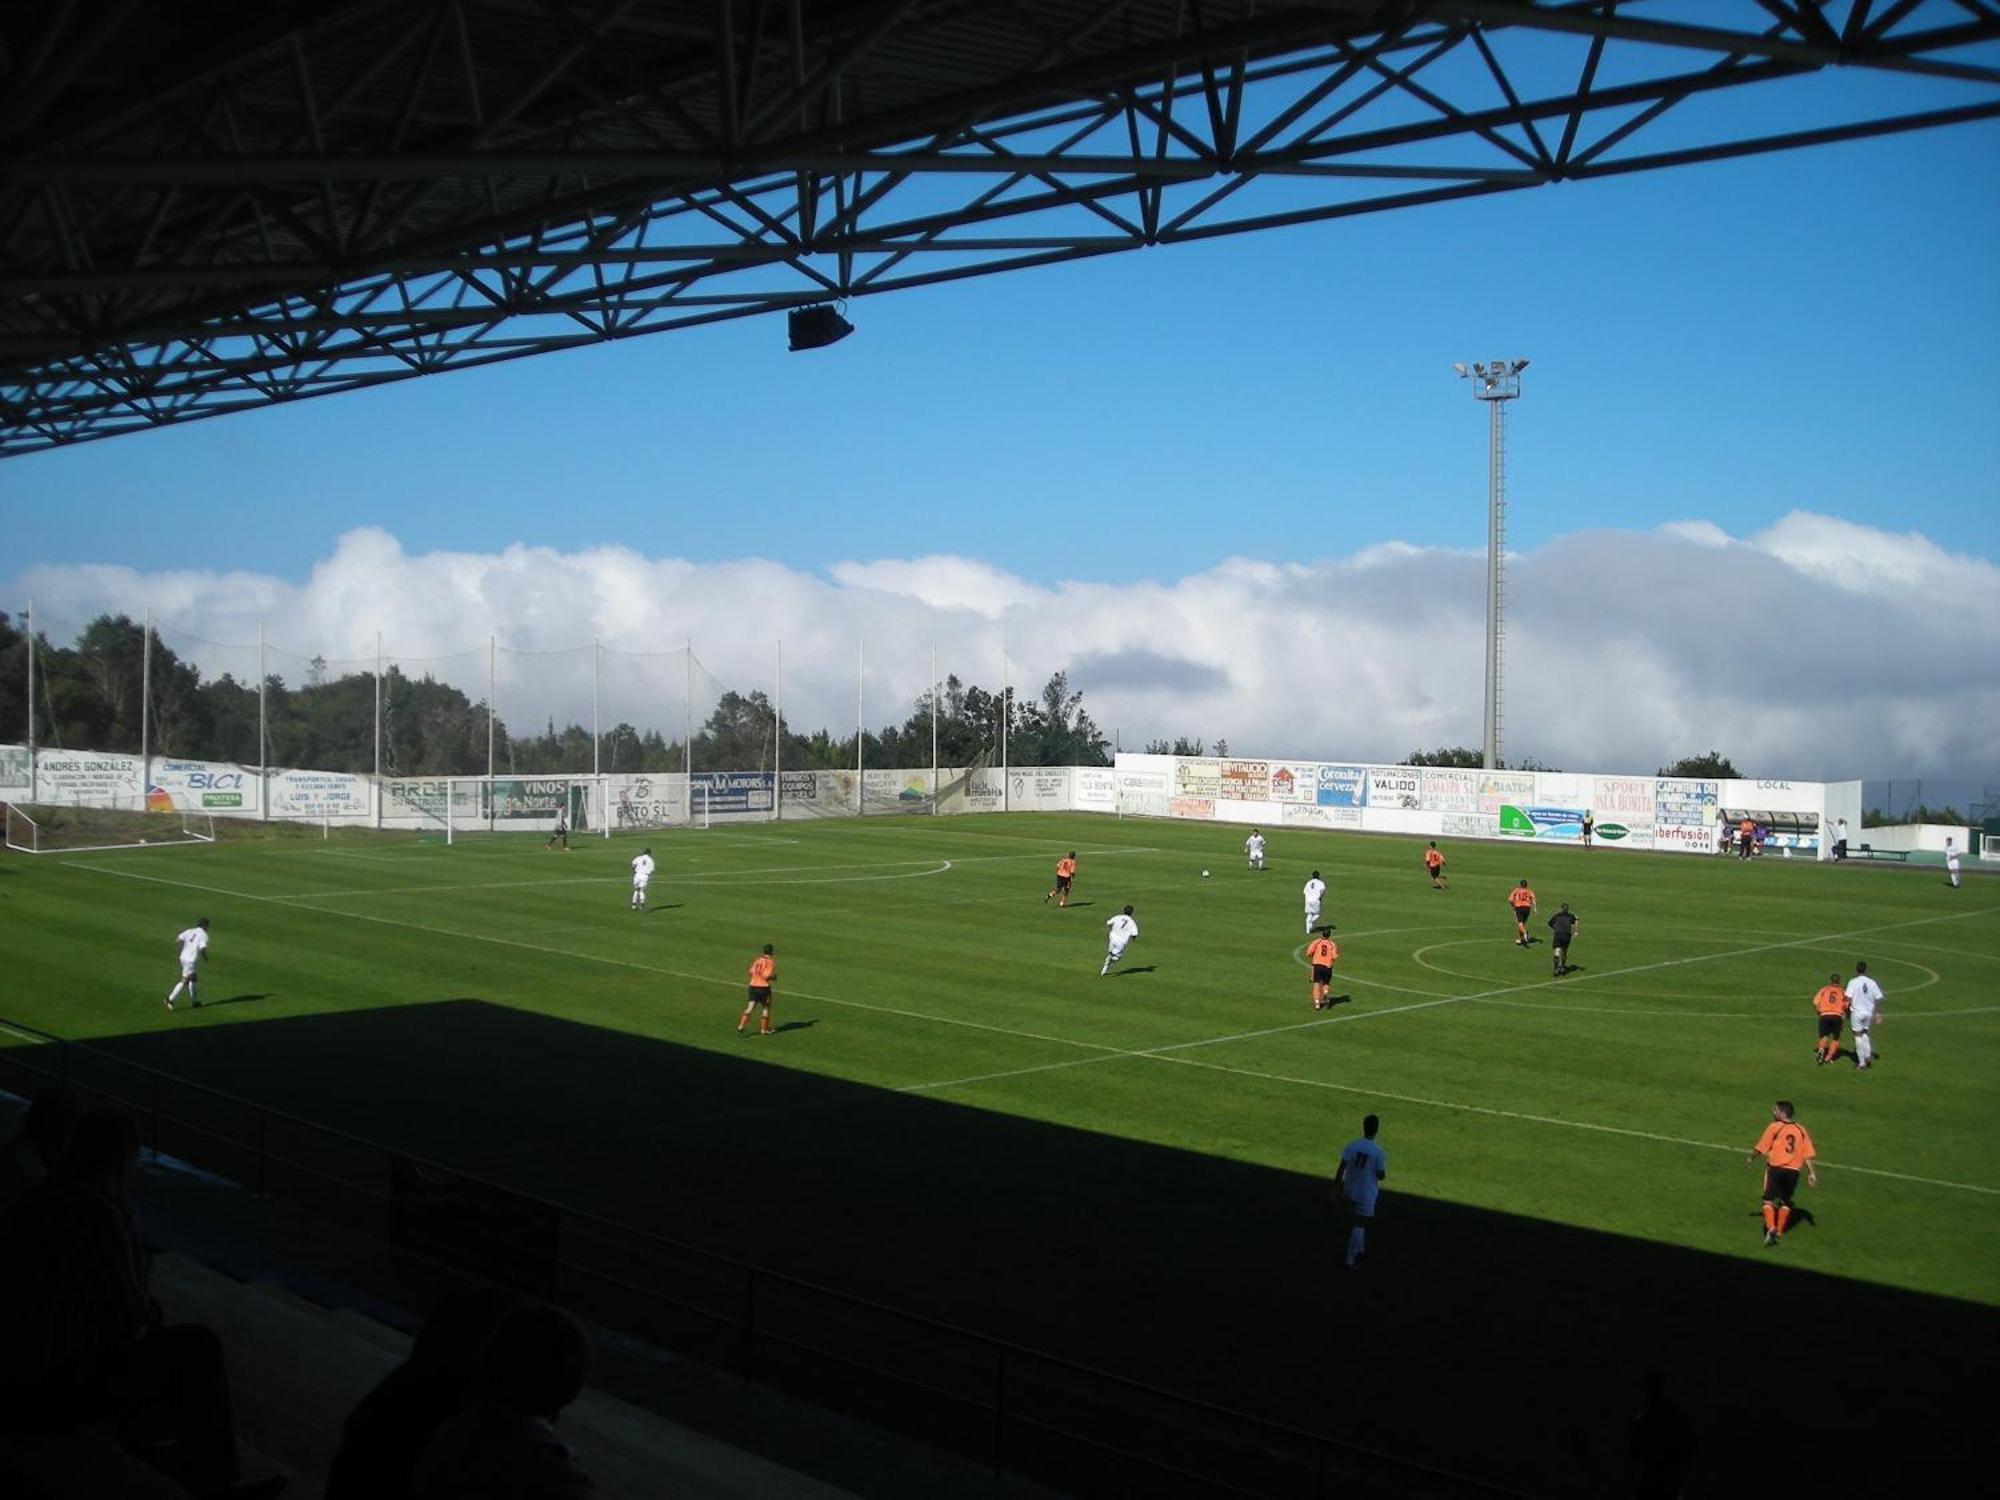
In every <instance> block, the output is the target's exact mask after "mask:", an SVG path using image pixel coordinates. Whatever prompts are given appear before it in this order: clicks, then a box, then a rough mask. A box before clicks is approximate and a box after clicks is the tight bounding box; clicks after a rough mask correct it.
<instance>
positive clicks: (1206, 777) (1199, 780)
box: [1174, 760, 1222, 797]
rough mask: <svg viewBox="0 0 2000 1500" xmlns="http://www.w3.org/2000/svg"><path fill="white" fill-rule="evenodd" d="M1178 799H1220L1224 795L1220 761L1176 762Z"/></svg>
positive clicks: (1175, 780) (1176, 791)
mask: <svg viewBox="0 0 2000 1500" xmlns="http://www.w3.org/2000/svg"><path fill="white" fill-rule="evenodd" d="M1174 795H1175V796H1176V797H1219V796H1221V795H1222V762H1221V761H1219V760H1177V761H1175V762H1174Z"/></svg>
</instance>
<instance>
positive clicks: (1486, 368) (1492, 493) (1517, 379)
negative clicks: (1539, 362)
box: [1452, 359, 1528, 771]
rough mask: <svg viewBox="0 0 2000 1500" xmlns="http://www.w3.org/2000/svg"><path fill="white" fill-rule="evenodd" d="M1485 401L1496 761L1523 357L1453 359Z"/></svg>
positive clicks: (1490, 684)
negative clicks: (1510, 484) (1511, 419)
mask: <svg viewBox="0 0 2000 1500" xmlns="http://www.w3.org/2000/svg"><path fill="white" fill-rule="evenodd" d="M1452 368H1453V369H1454V370H1456V371H1458V373H1459V376H1460V378H1462V379H1466V380H1470V381H1471V382H1472V394H1473V397H1474V399H1476V400H1479V401H1484V402H1485V403H1486V742H1485V745H1484V748H1483V752H1482V755H1483V761H1484V764H1485V766H1486V768H1487V769H1488V770H1489V771H1490V770H1492V769H1493V768H1494V767H1495V766H1497V765H1499V764H1500V620H1501V614H1502V603H1503V598H1504V596H1503V594H1502V592H1501V586H1500V585H1501V569H1502V566H1503V558H1504V555H1505V551H1506V540H1507V403H1508V402H1509V401H1512V400H1514V399H1515V398H1516V397H1517V396H1519V395H1520V394H1521V372H1522V371H1523V370H1525V369H1527V368H1528V362H1527V361H1526V360H1525V359H1491V360H1488V361H1486V363H1484V364H1475V365H1473V366H1472V367H1471V368H1470V369H1467V368H1466V367H1465V366H1464V365H1453V366H1452Z"/></svg>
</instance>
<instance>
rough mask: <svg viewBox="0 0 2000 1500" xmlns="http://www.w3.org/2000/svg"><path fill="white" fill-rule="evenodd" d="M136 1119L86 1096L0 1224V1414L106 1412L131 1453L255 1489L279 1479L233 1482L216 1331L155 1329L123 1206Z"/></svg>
mask: <svg viewBox="0 0 2000 1500" xmlns="http://www.w3.org/2000/svg"><path fill="white" fill-rule="evenodd" d="M138 1170H139V1124H138V1121H137V1120H135V1119H133V1117H132V1116H131V1115H130V1114H128V1113H126V1112H125V1111H124V1110H122V1109H114V1108H108V1107H105V1108H98V1109H93V1110H90V1111H88V1112H87V1113H85V1114H84V1115H83V1116H82V1117H81V1118H80V1119H79V1120H78V1121H77V1123H76V1129H75V1131H74V1133H73V1134H72V1135H71V1137H70V1142H69V1146H68V1149H67V1150H66V1151H65V1152H64V1153H63V1154H62V1155H61V1157H60V1158H59V1159H58V1161H57V1163H56V1164H55V1169H54V1170H53V1171H51V1172H50V1174H49V1175H48V1177H47V1178H46V1179H45V1180H44V1181H43V1182H42V1183H41V1184H40V1185H39V1186H37V1187H36V1188H34V1189H33V1190H32V1191H31V1192H30V1193H29V1194H28V1195H27V1197H26V1198H24V1199H23V1200H22V1201H21V1203H20V1205H19V1207H18V1208H17V1209H16V1210H15V1212H14V1214H13V1216H12V1217H11V1218H10V1220H9V1221H8V1223H7V1225H6V1227H5V1231H4V1233H0V1349H4V1350H6V1351H7V1357H6V1362H5V1365H4V1367H0V1420H4V1421H5V1422H6V1423H7V1424H9V1425H11V1426H13V1427H15V1429H16V1430H20V1431H40V1430H48V1429H60V1428H65V1427H75V1426H80V1425H83V1424H86V1423H90V1422H95V1421H99V1420H103V1419H107V1418H108V1419H111V1420H113V1421H115V1422H116V1424H117V1428H118V1433H119V1437H120V1439H121V1441H123V1443H124V1444H125V1446H126V1447H128V1448H130V1449H131V1450H132V1451H133V1452H134V1453H136V1454H137V1455H138V1456H139V1457H140V1458H141V1459H143V1460H144V1461H146V1462H147V1463H149V1464H151V1465H152V1466H153V1467H155V1468H158V1469H160V1470H161V1471H162V1472H163V1473H166V1474H168V1475H170V1476H171V1477H173V1478H174V1479H175V1480H177V1481H179V1482H180V1483H181V1484H182V1485H184V1486H186V1487H187V1488H188V1489H190V1490H192V1491H193V1492H194V1493H195V1494H196V1495H198V1496H201V1497H204V1500H211V1497H241V1500H249V1497H259V1500H261V1497H265V1496H271V1495H275V1494H277V1493H278V1491H280V1490H281V1489H283V1488H284V1486H285V1481H284V1479H282V1478H275V1479H266V1480H263V1481H260V1482H258V1483H256V1484H250V1485H239V1484H238V1483H237V1479H238V1476H239V1469H238V1464H237V1455H236V1424H235V1417H234V1414H233V1412H232V1410H231V1408H230V1401H229V1375H228V1370H227V1368H226V1366H225V1363H224V1359H223V1351H222V1341H221V1340H220V1339H218V1338H217V1337H216V1336H215V1334H214V1332H213V1331H211V1330H210V1329H207V1328H204V1327H201V1326H200V1325H198V1324H192V1323H190V1324H183V1325H178V1326H175V1327H171V1328H170V1327H164V1326H162V1324H161V1321H160V1308H159V1304H158V1303H156V1302H155V1301H154V1300H153V1298H152V1295H151V1293H150V1292H149V1291H148V1289H147V1275H148V1272H149V1270H150V1261H149V1259H148V1257H147V1254H146V1249H145V1246H144V1244H143V1243H142V1242H141V1240H140V1238H139V1232H138V1228H137V1225H136V1223H135V1222H134V1219H133V1214H132V1201H131V1190H132V1184H133V1182H134V1180H135V1179H136V1178H137V1176H138Z"/></svg>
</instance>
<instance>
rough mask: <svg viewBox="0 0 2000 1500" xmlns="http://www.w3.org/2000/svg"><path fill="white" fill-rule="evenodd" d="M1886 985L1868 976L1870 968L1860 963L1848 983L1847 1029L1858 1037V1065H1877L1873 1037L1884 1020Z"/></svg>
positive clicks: (1863, 1066) (1855, 1039) (1856, 1065)
mask: <svg viewBox="0 0 2000 1500" xmlns="http://www.w3.org/2000/svg"><path fill="white" fill-rule="evenodd" d="M1882 1000H1883V995H1882V986H1881V985H1879V984H1877V983H1876V982H1875V981H1874V980H1873V979H1871V978H1870V977H1869V975H1868V965H1866V964H1864V963H1857V964H1855V966H1854V977H1853V978H1852V979H1850V980H1848V981H1847V1029H1848V1031H1849V1032H1850V1033H1851V1034H1852V1035H1853V1037H1854V1066H1855V1067H1856V1068H1857V1069H1859V1068H1872V1067H1874V1066H1875V1039H1874V1038H1873V1037H1871V1036H1870V1035H1869V1033H1870V1032H1871V1031H1873V1030H1874V1029H1875V1028H1876V1027H1877V1026H1878V1025H1880V1024H1881V1021H1882Z"/></svg>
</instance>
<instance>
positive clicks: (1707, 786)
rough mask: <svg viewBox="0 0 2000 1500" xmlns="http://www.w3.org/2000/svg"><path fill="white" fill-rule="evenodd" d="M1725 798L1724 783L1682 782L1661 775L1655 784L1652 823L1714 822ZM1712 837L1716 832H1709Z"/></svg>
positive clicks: (1698, 824)
mask: <svg viewBox="0 0 2000 1500" xmlns="http://www.w3.org/2000/svg"><path fill="white" fill-rule="evenodd" d="M1721 800H1722V784H1721V783H1720V782H1716V781H1683V780H1680V779H1678V778H1669V777H1662V778H1660V779H1659V780H1658V781H1656V782H1655V783H1654V791H1653V823H1654V825H1655V826H1659V825H1662V824H1668V825H1672V826H1675V827H1681V828H1700V827H1702V826H1703V825H1707V824H1713V823H1714V822H1715V814H1716V807H1717V804H1718V803H1719V802H1720V801H1721ZM1710 836H1711V838H1712V837H1713V834H1711V835H1710Z"/></svg>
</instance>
